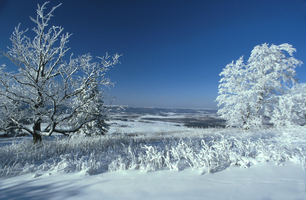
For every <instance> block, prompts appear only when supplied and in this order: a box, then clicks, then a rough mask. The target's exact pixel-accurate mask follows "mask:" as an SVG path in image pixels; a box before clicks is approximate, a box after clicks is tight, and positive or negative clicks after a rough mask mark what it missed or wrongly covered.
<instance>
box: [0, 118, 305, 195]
mask: <svg viewBox="0 0 306 200" xmlns="http://www.w3.org/2000/svg"><path fill="white" fill-rule="evenodd" d="M180 116H181V118H183V117H182V115H178V114H177V113H170V114H165V113H163V114H162V115H154V114H153V116H152V114H150V115H149V114H148V115H133V117H132V118H125V119H124V120H120V117H122V115H121V116H120V115H117V116H116V117H115V119H113V120H111V122H110V123H111V124H112V126H111V128H110V130H109V135H108V136H103V137H101V138H74V139H73V138H72V139H70V140H66V139H61V138H58V137H54V138H51V139H48V140H50V141H45V142H43V144H42V146H40V147H37V148H33V147H32V144H31V142H30V141H31V138H30V137H24V138H1V139H0V151H1V152H0V153H1V154H0V156H1V160H0V161H1V163H0V164H1V165H0V175H1V176H2V177H1V178H0V199H234V200H239V199H269V200H270V199H275V200H279V199H284V200H290V199H306V171H305V168H306V128H304V127H295V128H286V129H281V130H280V129H279V130H277V129H266V130H252V131H243V130H238V129H221V128H210V129H201V128H187V127H185V126H183V124H182V123H176V122H172V121H171V122H169V121H168V120H156V121H154V120H153V119H155V118H167V119H169V118H175V119H177V118H180ZM184 116H186V115H184ZM193 117H195V115H193ZM207 118H209V116H207ZM146 119H149V120H146ZM122 135H123V136H122ZM46 139H47V138H46ZM27 140H29V142H28V141H27Z"/></svg>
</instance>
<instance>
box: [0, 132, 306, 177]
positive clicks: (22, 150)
mask: <svg viewBox="0 0 306 200" xmlns="http://www.w3.org/2000/svg"><path fill="white" fill-rule="evenodd" d="M197 131H199V130H197ZM304 133H305V128H304V127H299V128H294V129H293V128H292V129H268V130H258V131H253V132H251V131H248V132H245V131H241V130H239V129H233V128H232V129H231V128H230V129H216V130H214V131H212V129H206V130H204V129H203V133H202V135H200V134H197V135H195V136H190V137H186V136H185V135H183V136H181V137H179V136H178V135H175V137H174V136H173V135H168V136H167V135H166V134H164V135H163V137H161V136H160V135H158V136H155V135H142V136H137V135H135V136H131V137H123V136H120V135H115V136H112V135H106V136H92V137H74V138H67V137H57V138H56V137H54V138H49V139H48V141H45V140H43V141H42V142H41V144H40V145H34V146H33V145H32V143H31V142H30V141H29V140H24V141H22V142H20V143H18V144H17V143H15V144H12V145H8V146H4V147H2V148H0V156H1V159H0V176H2V177H8V176H16V175H18V174H24V173H30V172H38V173H41V172H43V171H63V172H84V173H86V174H97V173H102V172H105V171H118V170H142V171H155V170H160V169H171V170H177V171H180V170H183V169H185V168H188V167H191V168H192V169H195V170H200V171H201V173H215V172H218V171H221V170H224V169H226V168H227V167H229V166H240V167H250V166H252V165H254V164H256V163H257V162H269V161H275V162H276V163H278V164H280V163H282V162H285V161H292V162H297V163H301V164H302V165H303V167H304V168H305V167H306V165H305V163H306V160H305V159H306V135H305V134H304Z"/></svg>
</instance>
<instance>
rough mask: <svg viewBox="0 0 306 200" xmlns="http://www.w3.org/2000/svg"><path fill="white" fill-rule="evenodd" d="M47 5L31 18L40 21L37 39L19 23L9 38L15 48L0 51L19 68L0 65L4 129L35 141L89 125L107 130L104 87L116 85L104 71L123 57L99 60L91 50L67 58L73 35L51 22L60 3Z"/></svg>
mask: <svg viewBox="0 0 306 200" xmlns="http://www.w3.org/2000/svg"><path fill="white" fill-rule="evenodd" d="M47 3H48V2H46V3H44V4H43V5H42V6H39V5H38V9H37V17H36V18H35V19H34V18H31V17H30V18H31V20H32V21H33V22H34V23H35V24H36V27H35V28H33V31H34V34H35V37H34V38H33V39H30V38H29V37H27V36H26V35H25V33H26V31H21V30H20V25H18V26H17V27H16V28H15V31H14V32H13V35H12V36H11V38H10V39H11V41H12V47H10V48H8V51H7V52H1V53H2V54H3V56H5V57H7V58H9V59H10V60H11V61H12V62H13V63H14V64H15V65H16V66H17V67H18V72H8V70H7V69H6V68H5V65H2V66H1V68H0V83H1V84H0V99H1V107H0V109H1V110H0V115H1V121H0V126H1V129H2V130H12V129H16V130H22V131H26V132H28V133H30V134H31V135H32V136H33V140H34V143H35V142H37V141H40V140H41V135H42V134H44V135H49V136H50V135H51V134H52V133H54V132H56V133H61V134H64V135H69V134H71V133H75V132H78V131H81V130H82V129H87V130H89V129H88V127H91V131H92V130H95V131H97V132H96V133H104V132H105V130H106V129H105V128H106V127H107V126H106V124H105V122H104V121H105V120H106V119H107V116H106V114H107V109H106V107H105V106H104V102H103V98H104V97H105V95H104V90H103V88H104V87H105V86H106V87H108V86H110V85H112V83H111V82H110V80H109V79H108V78H106V77H105V73H106V72H107V71H108V70H109V68H110V67H112V66H114V65H115V64H117V63H118V62H119V61H118V58H119V57H120V55H118V54H115V55H113V56H112V58H110V56H109V55H108V54H106V55H105V56H104V57H98V58H97V59H99V62H94V59H93V57H92V56H91V55H90V54H85V55H82V56H77V57H74V56H73V55H71V56H70V57H69V56H68V58H67V57H65V54H66V52H67V51H68V50H69V48H68V47H66V45H67V43H68V39H69V38H70V36H71V34H68V33H63V28H62V27H60V26H49V23H50V19H51V17H52V16H53V15H52V13H53V12H54V10H55V9H56V8H57V7H58V6H60V5H58V6H55V7H53V8H52V9H51V11H50V12H48V13H46V14H45V13H44V11H45V9H46V7H45V6H46V4H47ZM48 26H49V28H48ZM64 59H68V61H65V60H64ZM91 133H92V132H91ZM91 133H90V134H91Z"/></svg>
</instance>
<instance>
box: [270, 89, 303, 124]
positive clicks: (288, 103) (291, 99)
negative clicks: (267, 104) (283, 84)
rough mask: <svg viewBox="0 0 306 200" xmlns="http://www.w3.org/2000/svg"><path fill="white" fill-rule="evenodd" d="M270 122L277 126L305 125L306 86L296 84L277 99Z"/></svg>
mask: <svg viewBox="0 0 306 200" xmlns="http://www.w3.org/2000/svg"><path fill="white" fill-rule="evenodd" d="M271 121H272V122H273V123H274V124H275V125H277V126H292V125H305V123H306V84H305V83H302V84H296V85H294V86H293V87H292V88H291V89H290V90H288V91H287V92H286V94H284V95H282V96H280V97H279V101H278V106H276V108H275V109H274V112H273V116H272V119H271Z"/></svg>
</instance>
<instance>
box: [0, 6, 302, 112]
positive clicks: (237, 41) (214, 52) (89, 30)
mask: <svg viewBox="0 0 306 200" xmlns="http://www.w3.org/2000/svg"><path fill="white" fill-rule="evenodd" d="M44 2H45V1H41V0H0V27H1V28H0V48H1V50H5V51H6V47H7V46H11V43H10V41H9V37H10V35H11V34H12V32H13V30H14V27H15V26H17V25H18V23H21V28H22V29H26V28H33V26H34V23H33V22H32V21H30V19H29V16H32V17H35V16H36V8H37V3H39V4H41V5H42V4H43V3H44ZM60 2H62V3H63V4H62V6H61V7H59V8H58V9H57V10H56V11H55V12H54V17H53V19H52V20H51V23H50V24H52V25H60V26H62V27H64V28H65V31H66V32H69V33H73V35H72V37H71V38H70V42H69V44H68V46H70V47H71V50H70V51H69V53H74V55H81V54H85V53H88V52H90V53H91V54H92V55H94V56H101V55H104V54H105V52H108V53H109V54H114V53H119V54H123V56H122V57H121V65H116V66H115V68H112V69H111V70H110V71H109V72H108V74H107V76H108V77H110V78H111V80H112V81H113V82H115V87H114V88H112V89H111V90H110V91H109V92H110V94H111V95H112V96H116V97H117V98H116V101H115V102H114V104H120V105H129V106H145V107H185V108H216V102H214V100H215V99H216V97H217V95H218V85H219V83H218V82H219V80H220V76H219V73H220V72H221V71H222V69H223V68H224V67H225V66H226V65H227V64H228V63H230V62H231V61H232V60H237V59H238V58H239V57H240V56H242V55H245V59H247V58H248V57H249V55H250V53H251V50H252V49H253V47H254V46H256V45H260V44H262V43H269V44H276V45H278V44H282V43H289V44H292V45H293V47H295V48H296V49H297V53H295V54H294V56H295V58H297V59H299V60H302V61H303V62H305V63H306V1H304V0H256V1H255V0H198V1H196V0H86V1H85V0H51V1H50V3H49V4H48V8H49V9H51V7H52V6H55V5H57V4H59V3H60ZM3 63H5V64H7V66H9V67H12V65H9V64H10V63H9V61H8V60H7V59H4V58H2V59H0V64H3ZM12 69H13V67H12ZM296 71H297V77H298V78H300V80H301V82H306V69H305V67H304V65H302V67H300V68H298V69H297V70H296Z"/></svg>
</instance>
